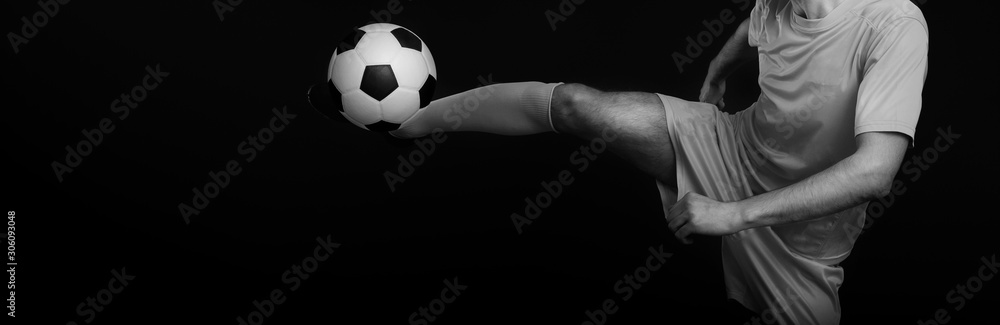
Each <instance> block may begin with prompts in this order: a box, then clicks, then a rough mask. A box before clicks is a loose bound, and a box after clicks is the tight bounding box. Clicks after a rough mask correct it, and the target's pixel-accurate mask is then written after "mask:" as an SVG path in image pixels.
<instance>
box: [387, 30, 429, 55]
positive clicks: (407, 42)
mask: <svg viewBox="0 0 1000 325" xmlns="http://www.w3.org/2000/svg"><path fill="white" fill-rule="evenodd" d="M392 35H393V36H396V40H397V41H399V45H400V46H402V47H405V48H408V49H413V50H415V51H417V52H420V51H422V50H423V47H422V45H421V44H420V38H418V37H417V35H414V34H413V33H411V32H410V31H408V30H406V29H405V28H396V29H393V30H392Z"/></svg>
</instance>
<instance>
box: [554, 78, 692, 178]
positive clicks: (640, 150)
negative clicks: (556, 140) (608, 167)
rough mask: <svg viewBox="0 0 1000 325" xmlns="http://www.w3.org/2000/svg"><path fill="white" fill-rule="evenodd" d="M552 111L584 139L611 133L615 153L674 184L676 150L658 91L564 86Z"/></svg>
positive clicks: (558, 122) (558, 123) (559, 125)
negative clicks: (612, 90) (605, 90)
mask: <svg viewBox="0 0 1000 325" xmlns="http://www.w3.org/2000/svg"><path fill="white" fill-rule="evenodd" d="M552 112H553V114H552V119H553V125H554V126H555V128H556V130H557V131H559V132H561V133H569V134H572V135H575V136H577V137H580V138H582V139H593V138H597V137H602V136H604V137H606V138H607V135H609V134H610V135H613V137H612V138H613V140H610V141H607V142H608V147H609V149H610V150H611V151H612V152H614V153H615V154H616V155H618V156H620V157H622V158H624V159H626V160H627V161H629V162H631V163H632V164H633V165H634V166H636V167H637V168H639V169H640V170H642V171H643V172H645V173H647V174H649V175H651V176H653V177H654V178H656V179H657V180H658V181H660V182H663V183H665V184H668V185H672V184H675V177H676V176H675V173H676V169H675V163H674V148H673V145H672V144H671V137H670V130H669V129H668V123H667V116H666V113H665V110H664V107H663V102H662V101H661V100H660V98H659V96H658V95H657V94H653V93H644V92H603V91H599V90H596V89H593V88H590V87H587V86H583V85H578V84H566V85H560V86H558V87H556V90H555V92H554V94H553V99H552Z"/></svg>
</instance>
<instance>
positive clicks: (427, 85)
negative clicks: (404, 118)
mask: <svg viewBox="0 0 1000 325" xmlns="http://www.w3.org/2000/svg"><path fill="white" fill-rule="evenodd" d="M435 84H437V80H436V79H434V76H432V75H427V80H425V81H424V85H423V86H421V87H420V108H424V107H427V105H428V104H430V103H431V100H432V99H434V85H435Z"/></svg>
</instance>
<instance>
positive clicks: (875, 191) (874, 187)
mask: <svg viewBox="0 0 1000 325" xmlns="http://www.w3.org/2000/svg"><path fill="white" fill-rule="evenodd" d="M895 176H896V175H895V170H892V171H886V170H876V171H871V172H869V173H865V174H864V175H863V176H862V177H863V179H864V181H863V182H864V183H865V184H866V186H865V191H864V199H865V200H867V201H871V200H878V199H880V198H883V197H885V196H887V195H889V193H890V192H891V191H892V183H893V181H894V179H895Z"/></svg>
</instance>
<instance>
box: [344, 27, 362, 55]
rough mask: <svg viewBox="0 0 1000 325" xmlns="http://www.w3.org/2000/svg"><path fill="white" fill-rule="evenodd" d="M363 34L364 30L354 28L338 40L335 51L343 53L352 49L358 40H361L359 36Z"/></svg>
mask: <svg viewBox="0 0 1000 325" xmlns="http://www.w3.org/2000/svg"><path fill="white" fill-rule="evenodd" d="M364 36H365V31H363V30H360V29H357V28H355V29H354V32H352V33H350V34H347V37H344V40H343V41H341V42H340V46H338V47H337V51H338V52H337V53H344V52H347V51H350V50H353V49H354V47H356V46H358V42H359V41H361V37H364Z"/></svg>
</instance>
